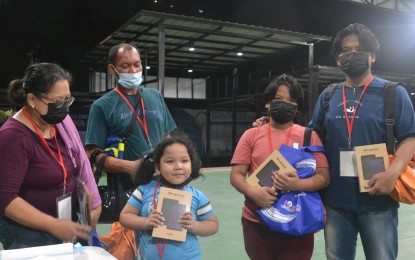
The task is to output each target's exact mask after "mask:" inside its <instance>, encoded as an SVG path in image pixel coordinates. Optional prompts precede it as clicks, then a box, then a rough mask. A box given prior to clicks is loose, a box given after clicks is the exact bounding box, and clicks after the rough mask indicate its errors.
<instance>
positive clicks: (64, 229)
mask: <svg viewBox="0 0 415 260" xmlns="http://www.w3.org/2000/svg"><path fill="white" fill-rule="evenodd" d="M49 233H50V234H52V235H53V236H54V237H56V238H58V239H60V240H62V241H64V242H75V240H77V239H82V240H87V239H88V238H90V237H91V236H92V227H90V226H84V225H81V224H78V223H75V222H72V221H70V220H63V219H56V221H55V222H54V223H53V224H52V225H50V229H49Z"/></svg>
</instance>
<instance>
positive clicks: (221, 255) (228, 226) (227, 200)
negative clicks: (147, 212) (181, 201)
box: [98, 168, 415, 260]
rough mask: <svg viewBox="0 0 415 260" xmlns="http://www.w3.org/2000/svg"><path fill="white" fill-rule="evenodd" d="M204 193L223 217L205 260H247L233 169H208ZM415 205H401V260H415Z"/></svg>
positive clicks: (319, 242)
mask: <svg viewBox="0 0 415 260" xmlns="http://www.w3.org/2000/svg"><path fill="white" fill-rule="evenodd" d="M190 185H192V186H194V187H195V188H198V189H200V190H202V191H203V192H204V193H205V194H206V196H207V197H208V198H209V199H210V201H211V203H212V205H213V207H214V209H215V212H216V215H217V216H218V218H219V225H220V227H219V232H218V233H217V234H216V235H214V236H209V237H199V242H200V246H201V248H202V259H203V260H217V259H224V260H245V259H249V258H248V257H247V255H246V253H245V250H244V246H243V238H242V226H241V209H242V204H243V196H242V195H241V194H240V193H239V192H237V191H236V190H235V189H234V188H233V187H232V186H231V184H230V183H229V170H228V169H223V168H220V169H219V170H218V171H214V170H213V171H212V170H211V169H209V170H206V173H205V179H204V180H203V179H202V178H200V179H198V180H195V181H193V182H191V183H190ZM414 223H415V205H412V206H410V205H404V204H402V205H401V208H400V209H399V254H398V259H402V260H409V259H411V260H413V259H415V224H414ZM109 230H110V225H108V224H107V225H104V224H100V225H99V227H98V232H99V233H100V235H102V234H106V233H108V232H109ZM312 259H313V260H323V259H326V256H325V253H324V238H323V232H322V231H320V232H318V233H316V235H315V248H314V253H313V258H312ZM356 259H358V260H360V259H365V257H364V253H363V248H362V245H361V243H360V241H358V242H357V253H356Z"/></svg>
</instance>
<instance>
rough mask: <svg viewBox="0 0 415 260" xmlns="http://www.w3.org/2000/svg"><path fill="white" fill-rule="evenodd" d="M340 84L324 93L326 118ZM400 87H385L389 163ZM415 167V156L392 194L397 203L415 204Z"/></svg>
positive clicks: (322, 138) (394, 83)
mask: <svg viewBox="0 0 415 260" xmlns="http://www.w3.org/2000/svg"><path fill="white" fill-rule="evenodd" d="M337 85H338V83H334V84H330V85H329V86H328V87H327V88H326V91H325V93H324V96H323V110H324V118H323V122H324V121H325V117H326V116H325V115H326V113H327V110H328V106H329V101H330V98H331V97H332V95H333V92H334V90H335V89H336V86H337ZM398 85H399V82H392V81H387V82H386V85H385V93H384V108H385V121H386V147H387V150H388V154H389V163H392V161H393V158H394V156H393V154H394V152H395V144H396V138H395V133H394V125H395V121H394V119H393V115H394V112H395V111H394V109H395V97H396V87H397V86H398ZM325 134H326V133H325V130H324V127H321V131H320V133H319V135H320V138H321V141H322V142H324V138H325ZM413 165H415V156H413V157H412V160H411V161H410V162H409V165H407V166H406V168H405V170H404V171H403V172H402V173H401V174H400V176H399V178H398V180H397V181H396V183H395V187H394V189H393V191H392V193H391V194H390V196H391V197H392V199H394V200H395V201H397V202H402V203H406V204H414V203H415V173H414V171H413V170H412V168H411V166H413Z"/></svg>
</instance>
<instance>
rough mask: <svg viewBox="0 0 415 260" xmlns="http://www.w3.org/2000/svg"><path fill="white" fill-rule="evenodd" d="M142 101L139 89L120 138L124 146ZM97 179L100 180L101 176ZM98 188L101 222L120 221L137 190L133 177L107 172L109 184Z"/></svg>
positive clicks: (99, 173)
mask: <svg viewBox="0 0 415 260" xmlns="http://www.w3.org/2000/svg"><path fill="white" fill-rule="evenodd" d="M140 101H141V95H140V91H138V93H137V95H136V103H135V108H134V112H133V114H132V117H131V121H130V125H129V126H128V128H127V130H126V134H125V136H124V137H123V138H121V139H120V143H121V145H123V146H124V145H126V143H127V139H128V137H129V136H130V135H131V134H132V133H133V132H134V128H135V125H136V124H137V122H136V117H137V113H138V107H139V103H140ZM107 156H108V155H105V156H102V157H101V158H100V162H98V164H97V165H98V166H97V169H96V170H95V172H94V175H95V176H100V175H101V172H102V169H103V165H104V161H105V158H106V157H107ZM101 160H102V162H101ZM96 179H97V180H99V177H98V178H96ZM97 184H98V183H97ZM98 189H99V193H100V196H101V200H102V213H101V217H100V221H99V222H101V223H112V222H115V221H118V219H119V216H120V213H121V210H122V209H123V208H124V206H125V204H127V201H128V199H129V198H130V196H131V194H132V193H133V192H134V190H135V186H134V183H133V181H132V179H131V178H130V176H129V175H128V174H120V173H111V172H107V186H99V187H98Z"/></svg>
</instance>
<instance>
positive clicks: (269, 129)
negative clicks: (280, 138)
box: [268, 123, 294, 153]
mask: <svg viewBox="0 0 415 260" xmlns="http://www.w3.org/2000/svg"><path fill="white" fill-rule="evenodd" d="M293 125H294V124H293V123H291V125H290V129H289V130H288V134H287V137H286V138H285V145H288V141H290V137H291V132H292V130H293ZM268 143H269V152H270V153H272V151H273V149H272V139H271V126H270V125H269V124H268Z"/></svg>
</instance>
